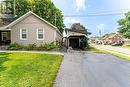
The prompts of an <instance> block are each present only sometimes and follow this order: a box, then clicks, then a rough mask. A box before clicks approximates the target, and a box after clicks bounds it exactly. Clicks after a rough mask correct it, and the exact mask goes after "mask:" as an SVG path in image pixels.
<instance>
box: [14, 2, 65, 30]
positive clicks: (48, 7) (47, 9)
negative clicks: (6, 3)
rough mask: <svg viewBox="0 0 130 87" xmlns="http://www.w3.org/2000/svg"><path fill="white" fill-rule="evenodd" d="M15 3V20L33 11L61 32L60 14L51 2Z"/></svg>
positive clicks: (61, 21) (62, 25) (62, 26)
mask: <svg viewBox="0 0 130 87" xmlns="http://www.w3.org/2000/svg"><path fill="white" fill-rule="evenodd" d="M12 1H13V0H12ZM15 3H16V5H15V13H16V15H17V17H16V18H19V17H20V16H22V15H23V14H25V13H26V12H28V11H33V12H34V13H36V14H37V15H39V16H40V17H42V18H43V19H45V20H46V21H48V22H50V23H51V24H53V25H55V26H56V27H57V28H58V29H59V30H60V32H62V31H63V28H64V23H63V15H62V12H61V11H60V10H59V9H58V8H56V6H55V5H54V4H53V2H51V0H15Z"/></svg>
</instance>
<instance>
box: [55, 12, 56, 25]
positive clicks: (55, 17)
mask: <svg viewBox="0 0 130 87" xmlns="http://www.w3.org/2000/svg"><path fill="white" fill-rule="evenodd" d="M55 26H56V13H55Z"/></svg>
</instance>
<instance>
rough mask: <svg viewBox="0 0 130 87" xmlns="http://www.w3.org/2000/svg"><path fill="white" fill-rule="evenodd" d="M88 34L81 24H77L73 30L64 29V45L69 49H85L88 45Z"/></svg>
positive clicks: (73, 26)
mask: <svg viewBox="0 0 130 87" xmlns="http://www.w3.org/2000/svg"><path fill="white" fill-rule="evenodd" d="M87 35H88V32H87V30H86V29H85V27H83V26H82V25H80V24H79V23H75V24H73V25H72V27H71V29H68V28H66V29H64V31H63V37H64V44H65V45H66V46H67V47H72V48H81V49H82V48H83V47H84V45H86V43H85V41H86V40H87V38H88V36H87Z"/></svg>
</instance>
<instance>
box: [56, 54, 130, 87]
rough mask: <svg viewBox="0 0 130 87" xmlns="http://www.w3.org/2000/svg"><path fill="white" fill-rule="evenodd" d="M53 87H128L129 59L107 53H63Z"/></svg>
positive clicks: (129, 77)
mask: <svg viewBox="0 0 130 87" xmlns="http://www.w3.org/2000/svg"><path fill="white" fill-rule="evenodd" d="M54 87H130V61H126V60H122V59H120V58H118V57H115V56H112V55H109V54H98V53H91V52H83V51H75V52H74V53H65V57H64V60H63V62H62V65H61V68H60V70H59V73H58V76H57V78H56V82H55V84H54Z"/></svg>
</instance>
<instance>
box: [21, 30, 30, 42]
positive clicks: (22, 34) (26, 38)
mask: <svg viewBox="0 0 130 87" xmlns="http://www.w3.org/2000/svg"><path fill="white" fill-rule="evenodd" d="M23 29H25V30H26V38H22V35H23V33H22V30H23ZM20 40H28V31H27V29H26V28H20Z"/></svg>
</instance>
